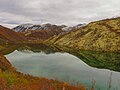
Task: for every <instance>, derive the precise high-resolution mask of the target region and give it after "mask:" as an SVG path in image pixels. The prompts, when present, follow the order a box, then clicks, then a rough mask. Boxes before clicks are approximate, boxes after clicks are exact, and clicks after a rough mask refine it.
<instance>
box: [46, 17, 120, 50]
mask: <svg viewBox="0 0 120 90" xmlns="http://www.w3.org/2000/svg"><path fill="white" fill-rule="evenodd" d="M46 42H48V43H50V44H54V45H59V46H65V47H70V48H74V49H79V50H92V51H112V52H116V51H117V52H118V51H120V17H118V18H113V19H106V20H101V21H96V22H91V23H89V24H88V25H87V26H85V27H82V28H80V29H78V30H75V31H71V32H69V33H67V34H64V35H59V36H54V37H52V38H50V39H48V40H47V41H46Z"/></svg>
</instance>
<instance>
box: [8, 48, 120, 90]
mask: <svg viewBox="0 0 120 90" xmlns="http://www.w3.org/2000/svg"><path fill="white" fill-rule="evenodd" d="M82 55H83V54H82ZM86 55H88V54H86ZM93 55H94V54H93ZM105 55H106V54H105ZM77 56H78V55H76V56H75V55H72V54H70V53H67V52H59V51H55V50H52V49H47V48H46V47H45V48H42V47H37V48H31V47H29V46H26V47H22V48H19V49H16V50H15V51H13V52H11V53H9V54H7V55H6V57H7V58H8V60H9V61H10V62H11V63H12V65H13V66H14V67H15V68H16V69H17V71H20V72H23V73H25V74H30V75H33V76H39V77H46V78H49V79H58V80H60V81H67V82H70V83H72V84H75V83H77V82H80V83H82V84H84V85H86V86H87V87H88V88H89V89H90V88H91V86H92V82H95V89H96V90H120V72H119V68H118V67H120V66H119V65H118V67H117V66H115V67H114V66H113V65H112V64H110V65H111V66H108V67H106V68H109V67H110V69H113V70H114V69H115V71H113V70H109V69H104V68H103V69H99V68H96V67H99V66H96V62H95V60H96V59H97V60H98V58H96V59H95V60H93V61H94V63H91V61H90V60H89V62H87V64H86V63H85V62H86V61H85V59H84V60H83V58H78V57H77ZM83 56H84V55H83ZM90 56H91V54H89V58H91V57H90ZM106 56H107V55H106ZM86 57H87V58H88V56H86ZM96 57H100V59H101V57H102V60H103V59H104V58H105V59H104V60H103V61H105V62H106V60H107V59H109V58H110V57H109V58H107V59H106V57H104V54H103V55H101V54H100V55H99V56H98V55H97V56H96ZM112 57H114V58H111V59H114V61H116V62H117V60H120V58H119V54H118V55H114V56H112ZM87 58H86V60H88V59H87ZM92 58H93V56H92ZM92 58H91V59H92ZM100 59H99V60H100ZM88 63H89V65H88ZM117 64H119V63H117ZM117 64H116V65H117ZM90 65H91V66H92V65H93V66H96V67H91V66H90ZM97 65H100V67H103V66H106V65H107V64H105V63H102V64H101V62H97Z"/></svg>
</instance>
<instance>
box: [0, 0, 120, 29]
mask: <svg viewBox="0 0 120 90" xmlns="http://www.w3.org/2000/svg"><path fill="white" fill-rule="evenodd" d="M116 16H120V0H0V24H2V25H4V26H8V27H14V26H16V25H19V24H23V23H33V24H41V23H52V24H66V25H76V24H80V23H84V22H85V23H86V22H91V21H96V20H100V19H105V18H112V17H116Z"/></svg>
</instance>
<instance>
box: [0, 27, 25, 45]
mask: <svg viewBox="0 0 120 90" xmlns="http://www.w3.org/2000/svg"><path fill="white" fill-rule="evenodd" d="M24 40H26V39H25V37H24V36H23V35H21V34H19V33H16V32H14V31H13V30H11V29H9V28H6V27H3V26H1V25H0V43H7V42H10V43H13V42H15V43H16V42H22V41H24Z"/></svg>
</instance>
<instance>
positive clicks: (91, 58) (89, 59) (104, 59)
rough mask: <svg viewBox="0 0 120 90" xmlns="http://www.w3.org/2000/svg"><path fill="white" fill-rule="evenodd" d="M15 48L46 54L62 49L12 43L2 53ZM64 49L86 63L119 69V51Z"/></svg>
mask: <svg viewBox="0 0 120 90" xmlns="http://www.w3.org/2000/svg"><path fill="white" fill-rule="evenodd" d="M16 48H17V50H18V51H21V52H26V50H28V51H32V52H44V53H46V54H50V53H56V52H63V49H62V50H61V49H59V48H57V47H51V46H46V45H43V44H41V45H24V46H21V47H19V48H18V47H17V46H15V45H12V46H10V47H7V49H5V50H2V53H3V54H8V53H11V52H12V51H14V50H16ZM3 51H4V52H3ZM65 51H66V52H68V53H70V54H72V55H74V56H76V57H78V58H80V59H81V60H82V61H84V62H85V63H86V64H88V65H90V66H92V67H96V68H103V69H110V70H114V71H120V53H110V52H92V51H79V52H76V51H75V50H70V49H65ZM26 53H27V52H26Z"/></svg>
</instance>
